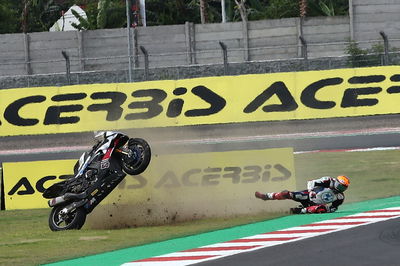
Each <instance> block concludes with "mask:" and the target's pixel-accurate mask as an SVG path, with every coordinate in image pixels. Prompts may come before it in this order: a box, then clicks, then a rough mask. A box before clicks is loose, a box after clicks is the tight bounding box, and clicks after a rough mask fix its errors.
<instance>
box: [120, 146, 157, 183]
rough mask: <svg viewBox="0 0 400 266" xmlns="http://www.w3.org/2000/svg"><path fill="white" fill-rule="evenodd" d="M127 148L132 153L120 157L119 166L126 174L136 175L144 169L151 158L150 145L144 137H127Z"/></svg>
mask: <svg viewBox="0 0 400 266" xmlns="http://www.w3.org/2000/svg"><path fill="white" fill-rule="evenodd" d="M128 148H129V149H130V150H131V151H132V155H131V156H128V155H123V156H122V158H121V166H122V169H123V170H124V172H125V173H127V174H128V175H138V174H141V173H143V172H144V170H146V168H147V166H148V165H149V163H150V159H151V149H150V145H149V144H148V143H147V141H145V140H144V139H140V138H132V139H129V142H128Z"/></svg>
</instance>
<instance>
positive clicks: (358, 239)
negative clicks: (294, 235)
mask: <svg viewBox="0 0 400 266" xmlns="http://www.w3.org/2000/svg"><path fill="white" fill-rule="evenodd" d="M399 204H400V203H399ZM399 251H400V218H396V219H392V220H387V221H383V222H378V223H374V224H370V225H367V226H359V227H356V228H353V229H348V230H343V231H339V232H335V233H331V234H325V235H321V236H318V237H314V238H308V239H304V240H301V241H296V242H290V243H286V244H284V245H278V246H272V247H268V248H264V249H259V250H256V251H253V252H246V253H240V254H237V255H234V256H229V257H224V258H221V259H217V260H211V261H207V262H203V263H198V264H194V265H198V266H224V265H230V266H243V265H251V266H266V265H308V266H312V265H316V266H319V265H324V266H330V265H332V266H337V265H363V266H368V265H371V266H376V265H385V266H390V265H393V266H395V265H397V266H398V265H400V256H399Z"/></svg>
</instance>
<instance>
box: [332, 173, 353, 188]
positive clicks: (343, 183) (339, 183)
mask: <svg viewBox="0 0 400 266" xmlns="http://www.w3.org/2000/svg"><path fill="white" fill-rule="evenodd" d="M349 185H350V180H349V178H348V177H347V176H344V175H340V176H338V177H336V178H335V180H334V183H333V187H334V188H335V189H336V190H337V191H339V192H344V191H345V190H346V189H347V188H348V187H349Z"/></svg>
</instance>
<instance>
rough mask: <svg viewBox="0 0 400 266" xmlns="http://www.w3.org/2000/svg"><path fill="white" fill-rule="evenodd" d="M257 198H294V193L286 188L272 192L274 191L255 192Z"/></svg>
mask: <svg viewBox="0 0 400 266" xmlns="http://www.w3.org/2000/svg"><path fill="white" fill-rule="evenodd" d="M255 196H256V198H259V199H262V200H284V199H292V198H293V197H292V193H290V191H288V190H284V191H282V192H272V193H265V194H263V193H260V192H258V191H257V192H256V193H255Z"/></svg>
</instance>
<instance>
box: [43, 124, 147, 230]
mask: <svg viewBox="0 0 400 266" xmlns="http://www.w3.org/2000/svg"><path fill="white" fill-rule="evenodd" d="M95 139H96V140H97V142H96V144H95V145H94V146H93V147H92V149H91V150H90V151H87V152H85V153H83V154H82V156H81V157H80V158H79V160H78V161H77V162H76V164H75V166H74V176H72V177H70V178H68V179H66V180H63V181H61V182H58V183H56V184H53V185H52V186H50V187H49V188H47V189H46V190H45V191H44V192H43V197H44V198H46V199H50V200H49V201H48V204H49V206H50V207H51V208H52V209H51V212H50V216H49V227H50V229H51V230H52V231H62V230H70V229H81V228H82V226H83V225H84V223H85V220H86V216H87V215H88V214H89V213H91V212H92V211H93V209H94V208H95V207H96V206H97V205H98V204H99V203H100V202H101V201H102V200H103V199H104V198H105V197H106V196H107V195H108V194H110V193H111V191H113V190H114V188H115V187H116V186H117V185H118V184H119V183H120V182H121V181H122V180H123V179H124V178H125V176H126V174H129V175H139V174H141V173H142V172H143V171H145V170H146V168H147V166H148V165H149V163H150V159H151V149H150V146H149V144H148V143H147V141H145V140H144V139H141V138H130V137H129V136H127V135H125V134H123V133H121V132H114V131H103V132H99V133H97V134H96V135H95Z"/></svg>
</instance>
